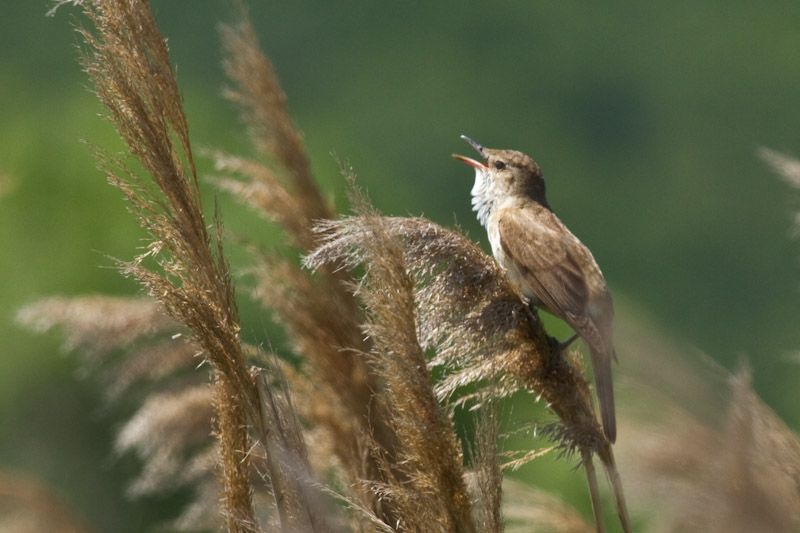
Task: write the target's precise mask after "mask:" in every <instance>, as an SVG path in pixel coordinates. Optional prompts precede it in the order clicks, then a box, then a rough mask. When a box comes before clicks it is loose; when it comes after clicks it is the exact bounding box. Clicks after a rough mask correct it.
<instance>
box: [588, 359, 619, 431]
mask: <svg viewBox="0 0 800 533" xmlns="http://www.w3.org/2000/svg"><path fill="white" fill-rule="evenodd" d="M591 354H592V367H593V369H594V381H595V386H596V387H597V399H598V400H599V401H600V414H601V418H602V419H603V431H604V432H605V434H606V438H608V440H609V442H611V443H612V444H613V443H614V441H616V440H617V420H616V415H615V414H614V383H613V381H612V378H611V361H613V360H614V359H616V355H615V354H614V350H613V349H612V350H610V351H608V352H605V351H603V352H600V351H597V350H591Z"/></svg>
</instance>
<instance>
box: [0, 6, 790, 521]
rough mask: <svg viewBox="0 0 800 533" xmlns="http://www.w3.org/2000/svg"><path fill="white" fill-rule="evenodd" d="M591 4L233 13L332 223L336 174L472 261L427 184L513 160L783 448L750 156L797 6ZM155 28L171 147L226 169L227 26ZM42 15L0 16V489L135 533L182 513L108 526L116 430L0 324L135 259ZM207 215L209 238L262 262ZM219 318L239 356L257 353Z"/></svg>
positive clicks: (786, 273) (87, 288) (764, 243)
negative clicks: (496, 155) (174, 104)
mask: <svg viewBox="0 0 800 533" xmlns="http://www.w3.org/2000/svg"><path fill="white" fill-rule="evenodd" d="M603 4H604V5H602V6H601V5H599V4H595V5H590V4H588V3H581V2H570V1H566V2H505V3H485V4H483V5H480V6H478V5H472V6H467V5H465V3H463V2H455V1H442V2H436V3H428V2H404V3H400V2H374V1H373V2H370V1H358V2H357V1H344V2H335V3H334V2H322V1H316V2H314V1H295V2H251V13H252V16H253V20H254V24H255V26H256V28H257V30H258V32H259V35H260V38H261V41H262V45H263V46H264V48H265V49H266V50H267V51H268V53H269V54H270V56H271V57H272V59H273V61H274V63H275V65H276V68H277V70H278V73H279V75H280V77H281V80H282V82H283V85H284V89H285V90H286V92H287V94H288V96H289V101H290V107H291V110H292V112H293V114H294V117H295V119H296V121H297V123H298V125H299V126H300V128H301V129H302V130H303V132H304V133H305V136H306V141H307V145H308V149H309V152H310V154H311V156H312V159H313V164H314V168H315V170H316V172H317V175H318V176H319V178H320V180H321V181H322V183H323V187H324V188H325V189H326V190H327V191H330V194H331V195H333V196H335V197H336V198H337V201H338V202H339V203H340V205H341V204H342V202H341V197H342V193H343V190H344V185H343V180H342V179H341V178H340V176H339V174H338V165H337V163H336V158H340V159H344V160H347V161H349V162H350V163H351V164H352V165H353V166H354V168H355V169H356V171H357V172H358V174H359V177H360V180H361V183H362V184H363V185H364V186H365V187H366V188H367V189H368V191H369V194H370V195H371V197H372V199H373V201H374V203H375V204H376V205H377V206H378V207H379V208H380V209H381V210H383V211H384V212H387V213H391V214H397V215H406V214H415V215H416V214H424V215H426V216H428V217H430V218H432V219H434V220H436V221H437V222H440V223H442V224H445V225H452V224H453V223H454V222H455V221H457V222H458V223H459V224H461V225H462V226H463V227H464V228H465V229H466V230H467V231H468V232H469V233H470V235H472V236H473V237H474V238H475V239H479V240H480V241H481V242H482V243H484V245H485V237H484V235H483V232H482V230H481V229H480V228H479V226H478V224H477V222H476V221H475V219H474V217H473V215H472V213H471V212H470V208H469V190H470V187H471V182H472V174H471V172H469V171H468V170H467V169H465V168H463V167H462V166H461V165H459V164H457V163H456V162H454V161H453V160H452V159H450V154H451V152H455V151H457V152H462V153H468V151H469V149H468V148H467V147H466V145H464V144H463V143H462V142H461V141H460V140H459V138H458V136H459V134H461V133H467V134H469V135H471V136H473V137H474V138H475V139H477V140H479V141H480V142H482V143H484V144H486V145H488V146H493V147H508V148H516V149H520V150H522V151H525V152H528V153H530V154H531V155H533V156H534V157H535V158H536V159H537V160H538V161H539V163H540V165H541V166H542V168H543V169H544V171H545V175H546V177H547V179H548V192H549V198H550V203H551V204H552V205H553V207H554V209H555V210H556V211H557V212H558V213H559V214H560V216H561V217H562V219H563V220H564V221H565V222H566V223H567V225H569V226H570V227H571V228H572V230H573V231H574V232H575V233H576V234H577V235H578V236H580V237H581V239H582V240H583V241H584V242H585V243H586V244H587V245H589V246H590V247H591V249H592V250H593V252H594V254H595V256H596V257H597V259H598V261H599V262H600V264H601V265H602V267H603V270H604V272H605V274H606V277H607V278H608V280H609V282H610V284H611V286H612V289H613V291H614V293H615V295H616V297H617V299H618V300H621V301H622V300H628V301H632V302H635V304H636V305H637V306H638V307H639V308H642V309H646V310H647V312H648V313H649V314H650V315H651V316H652V317H654V318H655V319H656V321H657V322H659V323H660V324H661V325H662V326H663V327H664V329H666V330H667V331H668V332H669V333H671V334H672V335H673V336H674V337H676V338H678V339H681V340H682V341H684V342H686V343H688V344H692V345H694V346H696V347H698V348H699V349H701V350H702V351H703V352H706V353H708V354H709V355H711V356H712V357H713V358H714V359H716V360H718V361H720V362H721V363H722V364H723V365H725V366H728V367H732V366H734V365H735V364H736V362H737V361H738V360H739V359H740V358H742V357H745V358H747V359H748V360H749V361H750V363H751V365H752V366H753V368H754V381H755V386H756V389H757V391H758V392H759V393H760V394H761V395H762V397H763V398H764V399H765V400H766V401H767V403H768V404H769V405H770V406H772V407H773V408H774V409H775V410H776V411H777V412H778V414H779V415H780V416H781V417H782V418H783V419H784V420H785V421H787V423H788V424H789V425H790V426H791V427H792V428H795V429H796V428H798V427H799V426H800V402H798V401H797V396H796V390H797V387H796V385H797V383H798V378H800V366H798V359H797V356H796V355H795V354H796V350H797V348H798V347H800V328H798V327H797V326H796V317H797V316H798V311H800V308H798V294H797V287H798V284H797V281H798V278H799V277H800V276H798V269H797V246H796V244H795V243H793V242H792V241H790V240H789V238H788V236H789V228H790V226H791V220H792V216H793V215H792V213H793V212H794V211H796V210H797V208H798V205H797V203H796V198H793V196H792V194H791V193H790V191H789V189H788V188H787V187H786V186H785V185H784V184H782V183H781V182H780V181H779V180H777V179H775V178H774V177H773V176H772V175H771V173H770V171H769V170H768V169H767V168H766V166H765V165H764V164H763V163H762V162H760V161H759V160H758V159H757V157H756V156H755V153H754V151H755V149H756V148H757V147H759V146H762V145H764V146H769V147H772V148H775V149H778V150H782V151H786V152H788V153H790V154H791V153H794V154H800V138H799V137H798V132H800V106H798V105H797V102H798V87H800V61H799V60H798V50H800V31H798V28H800V4H798V3H797V2H794V1H779V2H771V3H769V4H766V3H752V2H740V1H731V2H726V3H720V2H712V1H705V2H660V3H642V2H633V1H627V2H622V1H617V2H606V3H603ZM153 7H154V10H155V11H156V14H157V17H158V19H159V22H160V23H161V27H162V30H163V32H164V34H165V35H166V36H167V37H168V39H169V44H170V49H171V52H172V57H173V61H174V63H175V64H176V65H177V72H178V79H179V82H180V84H181V86H182V90H183V93H184V97H185V100H186V110H187V115H188V118H189V122H190V128H191V132H192V136H193V142H194V143H195V146H196V147H221V148H224V149H227V150H231V151H234V152H241V153H249V150H250V148H249V146H248V145H247V140H246V138H245V135H244V132H243V129H242V128H240V127H239V126H238V123H237V120H236V114H235V111H234V110H233V109H232V108H231V106H230V105H229V104H227V103H226V102H224V101H223V100H222V99H221V98H220V92H221V88H222V86H223V84H224V80H223V76H222V73H221V68H220V60H221V56H220V51H219V46H218V38H217V35H216V32H215V29H216V25H217V24H218V22H219V21H224V20H229V19H230V18H231V17H230V15H231V11H230V9H229V6H228V5H227V3H226V2H224V1H210V0H169V1H167V0H155V1H154V2H153ZM48 8H49V5H48V4H47V3H46V2H44V1H39V0H35V1H25V2H18V1H15V2H10V1H7V2H4V3H3V17H2V18H3V20H2V22H0V176H4V177H5V178H3V179H5V180H6V181H7V182H8V183H7V184H6V185H4V186H3V190H4V192H3V196H2V197H0V250H2V251H0V272H1V273H2V275H0V338H2V339H4V341H5V342H4V343H3V354H2V356H0V468H2V469H11V470H15V471H24V472H31V473H33V474H34V475H35V476H36V477H38V478H40V479H42V480H44V481H46V482H47V483H49V484H51V485H52V486H53V487H55V488H56V489H57V490H58V491H59V492H60V493H61V494H62V495H63V497H64V498H66V499H67V501H68V502H70V503H71V504H72V505H73V506H74V507H75V508H76V509H78V510H79V512H81V513H82V514H83V515H84V516H86V517H87V519H88V520H89V521H90V522H91V523H92V524H93V525H94V526H95V527H96V528H97V529H98V530H102V531H140V530H143V529H148V528H150V527H152V524H154V523H156V522H157V521H158V520H161V519H163V518H165V517H167V516H170V515H171V513H173V511H174V508H175V506H176V505H177V504H178V503H179V502H180V501H181V498H182V497H183V496H182V495H173V496H171V497H170V499H169V500H168V502H167V504H164V503H163V502H157V501H147V500H145V501H137V502H134V503H129V502H127V501H125V499H124V497H123V492H124V483H125V480H126V479H128V478H129V476H130V474H131V472H134V471H135V470H136V468H137V465H136V461H135V460H134V459H133V458H128V457H126V458H122V459H115V458H114V457H113V456H112V454H111V452H110V443H111V439H112V438H113V432H114V429H115V428H116V427H118V426H119V424H120V420H121V419H120V418H119V417H120V416H121V415H122V414H124V413H125V411H124V408H123V409H112V410H111V412H109V410H108V409H107V408H104V407H102V406H101V405H100V404H101V400H100V393H99V391H98V390H97V386H96V384H94V383H93V382H92V380H91V379H83V378H82V377H81V376H80V371H79V365H78V363H77V362H76V361H75V359H74V358H73V357H64V356H62V355H60V352H59V339H58V338H57V337H56V336H54V335H51V336H44V337H41V336H35V335H32V334H30V333H28V332H25V331H22V330H21V329H19V328H18V327H17V326H15V325H14V323H13V320H14V314H15V312H16V310H17V309H18V308H19V307H20V306H21V305H23V304H25V303H28V302H31V301H33V300H35V299H37V298H40V297H43V296H47V295H51V294H64V295H78V294H84V293H90V292H91V293H94V292H104V293H112V294H132V293H135V292H136V291H137V288H136V286H135V285H134V284H133V283H132V282H130V281H127V280H124V279H122V278H121V277H120V276H119V275H118V274H117V273H116V272H115V271H114V270H113V269H112V268H107V267H109V265H110V264H111V261H110V260H109V259H108V258H107V256H115V257H121V258H129V257H131V256H132V255H133V254H134V253H135V252H136V250H137V248H138V247H139V246H140V245H141V244H142V243H141V241H140V240H139V238H140V237H141V233H140V232H139V231H138V229H137V228H136V226H135V224H134V222H133V221H132V219H131V217H130V216H129V215H128V214H127V212H126V211H125V208H124V205H123V202H122V201H121V199H120V197H119V194H118V193H117V192H116V191H115V190H113V189H112V188H110V187H109V186H107V185H106V184H105V183H104V179H103V176H102V175H101V174H100V173H99V172H98V171H96V170H95V168H94V163H93V161H92V158H91V156H90V153H89V149H88V148H87V147H86V146H85V145H84V144H82V143H81V142H80V140H81V139H85V140H87V141H89V142H90V143H93V144H97V145H100V146H102V147H106V148H110V149H112V150H119V149H121V148H120V145H119V142H118V141H116V140H115V137H114V134H113V131H112V129H111V127H110V126H109V125H108V124H107V123H106V122H104V121H103V120H102V119H101V118H99V117H98V114H99V113H101V109H100V107H99V104H97V103H96V102H95V100H94V98H93V96H92V95H91V94H90V91H89V90H87V87H88V82H87V80H86V78H85V76H84V75H83V74H82V73H81V72H80V68H79V67H78V65H77V61H76V55H77V50H76V45H77V43H78V39H77V37H76V35H75V34H74V32H73V30H72V27H73V25H74V24H75V23H77V22H79V18H77V13H76V10H74V9H70V8H62V9H61V10H59V11H58V12H57V14H56V16H55V17H53V18H48V17H45V12H46V10H47V9H48ZM332 154H335V157H334V156H333V155H332ZM201 170H203V171H204V172H208V170H209V165H208V164H207V162H203V164H202V166H201ZM221 203H222V208H223V215H224V218H225V221H226V226H227V227H228V228H230V229H231V230H233V231H235V232H237V233H240V234H244V235H247V236H248V237H251V238H255V239H263V240H264V241H269V240H270V235H269V234H267V231H268V230H267V229H266V228H265V226H264V225H263V224H262V223H261V222H260V220H259V219H257V218H256V217H254V216H252V215H251V214H250V213H247V212H246V210H245V209H244V208H242V207H240V206H239V205H237V204H235V203H233V202H231V201H230V200H229V199H227V198H223V199H222V200H221ZM232 255H233V262H234V266H236V264H237V261H238V259H240V258H241V257H242V254H241V252H238V251H236V250H234V251H232ZM241 264H242V263H241V262H239V265H241ZM241 292H244V291H241ZM242 299H243V304H242V307H243V315H244V333H245V335H246V336H247V337H248V338H250V339H253V340H264V338H265V337H268V338H270V339H278V338H279V334H278V333H277V332H275V331H274V330H273V329H272V328H271V326H269V325H268V324H267V319H266V318H265V316H264V315H263V313H260V312H258V311H257V309H256V308H255V307H254V306H252V305H250V304H248V303H246V302H244V300H245V299H244V298H242ZM623 363H624V360H623ZM536 468H537V467H532V470H530V472H529V473H528V474H525V472H524V471H523V475H529V476H532V477H536ZM541 468H547V467H546V466H545V467H541ZM552 471H553V472H554V474H553V475H552V476H544V479H543V480H542V478H543V476H538V477H539V479H540V480H542V483H543V484H544V485H545V486H546V487H548V488H551V489H553V490H555V491H556V492H560V493H561V494H564V495H566V497H567V499H569V500H570V501H573V502H574V503H576V504H578V505H580V506H581V508H582V509H584V510H586V502H585V501H584V500H585V499H586V497H585V494H584V489H583V488H582V481H581V479H580V475H579V474H576V473H574V472H570V471H569V470H568V469H566V468H563V465H562V467H559V468H557V469H553V470H552Z"/></svg>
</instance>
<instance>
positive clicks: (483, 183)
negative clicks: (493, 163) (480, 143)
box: [472, 168, 495, 229]
mask: <svg viewBox="0 0 800 533" xmlns="http://www.w3.org/2000/svg"><path fill="white" fill-rule="evenodd" d="M494 198H495V195H494V183H493V181H492V180H491V179H490V178H489V173H488V172H486V171H485V170H483V169H480V168H476V169H475V185H473V186H472V210H473V211H475V213H477V215H478V221H479V222H480V223H481V226H483V227H484V228H487V224H488V223H489V215H490V214H491V213H492V208H493V207H494ZM487 229H488V228H487Z"/></svg>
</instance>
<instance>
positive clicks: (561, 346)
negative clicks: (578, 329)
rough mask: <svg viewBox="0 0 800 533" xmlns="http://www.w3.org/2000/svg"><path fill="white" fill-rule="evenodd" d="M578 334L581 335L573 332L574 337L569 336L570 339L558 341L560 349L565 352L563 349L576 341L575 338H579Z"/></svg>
mask: <svg viewBox="0 0 800 533" xmlns="http://www.w3.org/2000/svg"><path fill="white" fill-rule="evenodd" d="M578 336H579V335H578V334H577V333H573V334H572V337H570V338H568V339H567V340H565V341H564V342H560V343H558V348H559V350H561V351H562V352H563V351H565V350H566V349H567V348H569V345H570V344H572V343H573V342H575V339H577V338H578Z"/></svg>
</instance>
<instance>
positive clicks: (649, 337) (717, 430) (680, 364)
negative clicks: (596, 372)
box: [617, 318, 800, 532]
mask: <svg viewBox="0 0 800 533" xmlns="http://www.w3.org/2000/svg"><path fill="white" fill-rule="evenodd" d="M626 322H627V326H624V327H623V328H621V331H620V332H619V333H620V335H619V340H620V343H621V346H622V348H623V349H625V350H626V353H631V354H632V358H631V359H630V363H631V364H630V366H629V369H630V370H629V371H628V372H626V373H625V374H623V376H622V379H621V380H620V381H621V382H622V384H623V390H624V391H625V394H627V395H628V396H630V397H631V400H632V401H631V402H630V403H628V404H626V407H625V408H623V409H622V411H621V422H622V425H621V427H622V428H623V430H624V431H625V434H626V435H629V437H628V438H626V439H625V441H624V442H620V444H619V446H618V447H617V448H618V450H619V452H620V457H621V458H622V459H621V464H620V468H621V469H622V471H623V472H624V474H625V477H626V481H627V482H628V486H629V487H633V488H634V490H633V494H635V496H636V497H635V501H634V502H633V503H634V504H635V505H636V506H637V507H639V508H642V509H653V510H655V512H653V513H652V514H651V516H650V529H652V530H653V531H687V530H691V531H709V532H722V531H731V532H744V531H776V532H783V531H785V532H789V531H796V530H797V528H798V526H799V525H800V513H798V509H800V490H798V486H797V483H796V480H797V479H798V476H799V475H800V439H798V437H797V435H796V434H795V433H794V432H792V430H791V429H789V428H788V427H787V426H786V424H785V423H784V422H783V421H781V420H780V418H779V417H778V416H777V415H776V414H775V413H774V412H773V411H772V410H771V409H770V408H769V407H767V406H766V405H765V404H764V402H763V401H762V400H761V399H760V398H759V397H758V396H757V395H756V393H755V392H754V390H753V388H752V385H751V379H750V371H749V369H748V368H747V367H746V366H743V367H742V368H740V369H739V370H738V371H736V372H734V373H731V372H728V371H727V370H725V369H723V368H721V367H719V366H718V365H716V364H714V363H712V362H711V361H710V360H709V359H705V360H704V359H699V358H697V357H696V354H692V357H689V356H688V354H687V353H686V351H685V350H683V349H681V348H680V347H679V346H677V345H676V344H675V343H674V342H672V341H670V340H669V339H667V338H665V337H664V336H663V335H661V334H659V333H658V332H657V330H656V329H655V328H653V327H652V326H650V325H647V324H645V323H643V322H641V321H639V322H637V321H636V320H634V319H633V318H632V319H631V320H628V321H626ZM665 363H666V364H665Z"/></svg>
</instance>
